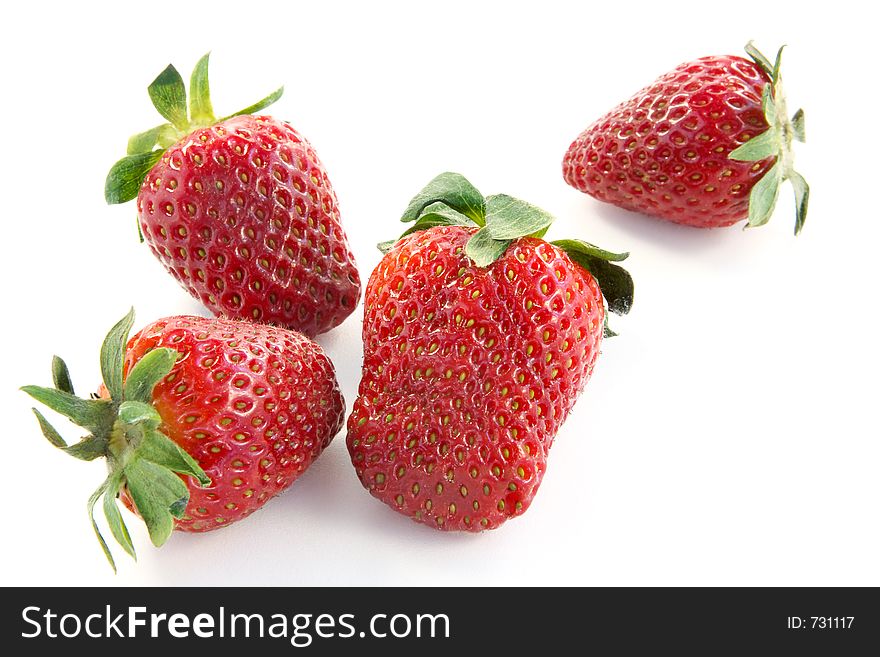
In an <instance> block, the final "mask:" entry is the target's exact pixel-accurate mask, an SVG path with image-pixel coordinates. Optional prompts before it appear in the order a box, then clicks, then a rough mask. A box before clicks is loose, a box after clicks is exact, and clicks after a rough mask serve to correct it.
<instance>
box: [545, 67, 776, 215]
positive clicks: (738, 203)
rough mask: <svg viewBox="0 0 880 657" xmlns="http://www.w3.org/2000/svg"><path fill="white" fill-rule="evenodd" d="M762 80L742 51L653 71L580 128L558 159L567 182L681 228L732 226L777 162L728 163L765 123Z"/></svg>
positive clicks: (618, 204) (765, 76)
mask: <svg viewBox="0 0 880 657" xmlns="http://www.w3.org/2000/svg"><path fill="white" fill-rule="evenodd" d="M768 82H769V78H768V77H767V75H766V74H765V73H764V72H763V71H762V70H761V69H760V68H759V67H758V66H756V65H755V64H754V63H753V62H750V61H748V60H746V59H743V58H741V57H733V56H729V57H704V58H702V59H698V60H696V61H693V62H688V63H685V64H682V65H681V66H679V67H678V68H676V69H674V70H673V71H670V72H669V73H667V74H666V75H662V76H660V77H659V78H658V79H657V80H655V81H654V83H653V84H651V85H650V86H648V87H645V88H644V89H642V90H641V91H640V92H639V93H637V94H636V95H635V96H633V97H632V98H631V99H629V100H628V101H626V102H624V103H621V104H620V105H618V106H617V107H615V108H614V109H613V110H611V111H610V112H609V113H608V114H606V115H605V116H603V117H602V118H601V119H599V120H598V121H596V122H595V123H594V124H593V125H591V126H590V127H589V128H587V129H586V130H585V131H584V132H583V133H581V135H580V136H579V137H578V138H577V139H576V140H575V141H574V143H573V144H572V145H571V146H570V147H569V149H568V152H567V153H566V154H565V158H564V159H563V163H562V171H563V176H564V177H565V181H566V182H567V183H568V184H569V185H571V186H572V187H574V188H575V189H579V190H580V191H582V192H585V193H587V194H590V195H591V196H593V197H595V198H597V199H599V200H600V201H607V202H609V203H613V204H614V205H617V206H619V207H622V208H625V209H627V210H634V211H636V212H642V213H644V214H648V215H651V216H654V217H659V218H661V219H667V220H669V221H673V222H675V223H678V224H685V225H688V226H696V227H700V228H715V227H721V226H730V225H732V224H735V223H737V222H738V221H742V220H743V219H746V218H747V217H748V208H749V192H751V190H752V187H753V186H754V185H755V183H756V182H757V181H758V180H759V179H760V178H761V177H762V176H763V175H764V174H765V173H766V172H767V171H768V170H769V169H770V167H771V166H772V165H773V163H774V162H775V158H769V159H766V160H762V161H761V162H757V163H755V162H737V161H736V160H731V159H728V155H730V153H731V151H733V150H734V149H735V148H737V147H738V146H740V145H741V144H743V143H744V142H745V141H747V140H748V139H749V138H751V137H755V136H757V135H759V134H761V133H762V132H764V131H765V130H767V128H768V127H769V126H768V124H767V121H766V119H765V118H764V114H763V112H762V110H761V92H762V90H763V88H764V85H766V84H767V83H768Z"/></svg>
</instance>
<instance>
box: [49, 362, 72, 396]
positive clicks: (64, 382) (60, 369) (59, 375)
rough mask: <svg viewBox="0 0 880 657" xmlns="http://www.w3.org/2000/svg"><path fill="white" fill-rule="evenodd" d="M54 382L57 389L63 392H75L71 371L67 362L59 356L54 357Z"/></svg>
mask: <svg viewBox="0 0 880 657" xmlns="http://www.w3.org/2000/svg"><path fill="white" fill-rule="evenodd" d="M52 382H53V383H54V384H55V388H56V389H58V390H60V391H62V392H67V393H69V394H71V395H73V394H75V393H74V392H73V382H72V381H71V380H70V371H68V369H67V363H65V362H64V361H63V360H62V359H61V358H60V357H58V356H53V357H52Z"/></svg>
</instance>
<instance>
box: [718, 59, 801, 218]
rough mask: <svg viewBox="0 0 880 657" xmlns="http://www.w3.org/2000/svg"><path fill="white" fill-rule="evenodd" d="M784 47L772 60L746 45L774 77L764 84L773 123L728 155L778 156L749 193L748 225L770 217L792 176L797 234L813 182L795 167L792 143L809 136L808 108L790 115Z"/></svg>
mask: <svg viewBox="0 0 880 657" xmlns="http://www.w3.org/2000/svg"><path fill="white" fill-rule="evenodd" d="M784 48H785V46H783V47H782V48H780V49H779V51H778V52H777V53H776V59H775V60H774V61H773V62H771V61H770V60H769V59H767V57H765V56H764V55H763V54H762V53H761V51H760V50H758V49H757V48H756V47H755V46H754V45H753V44H752V42H749V43H748V44H747V45H746V53H748V55H749V56H750V57H751V58H752V59H753V60H754V62H755V64H757V65H758V67H760V68H761V70H763V71H764V73H766V75H767V77H769V78H770V82H768V83H767V84H766V85H765V86H764V89H763V94H762V97H761V106H762V109H763V111H764V118H765V119H766V120H767V123H768V124H769V126H770V127H769V128H768V129H767V130H766V131H764V132H762V133H761V134H760V135H757V136H755V137H752V138H751V139H749V140H748V141H747V142H746V143H744V144H743V145H742V146H740V147H739V148H737V149H735V150H734V151H732V152H731V153H730V155H729V156H728V157H730V159H732V160H739V161H741V162H760V161H761V160H765V159H767V158H770V157H774V158H776V162H775V163H774V165H773V166H772V167H771V168H770V170H769V171H767V173H766V174H764V176H763V177H762V178H761V179H760V180H759V181H758V182H757V183H756V184H755V186H754V187H752V191H751V194H750V196H749V220H748V224H747V226H750V227H754V226H763V225H764V224H766V223H767V222H768V221H769V220H770V217H771V216H772V214H773V209H774V207H775V206H776V200H777V198H778V197H779V187H780V185H782V183H783V182H785V181H786V180H789V181H791V186H792V189H793V190H794V197H795V226H794V234H795V235H797V234H798V233H800V232H801V229H802V228H803V227H804V221H805V220H806V218H807V206H808V204H809V200H810V186H809V185H808V184H807V181H806V180H805V179H804V177H803V176H802V175H801V174H799V173H798V172H797V171H795V169H794V151H793V149H792V144H793V142H795V141H799V142H803V141H805V139H806V136H805V129H804V111H803V110H800V109H799V110H797V111H796V112H795V113H794V114H793V115H792V116H791V118H789V116H788V108H787V107H786V103H785V95H784V94H783V92H782V75H781V73H780V66H781V63H782V51H783V49H784Z"/></svg>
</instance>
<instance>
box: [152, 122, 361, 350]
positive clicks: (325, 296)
mask: <svg viewBox="0 0 880 657" xmlns="http://www.w3.org/2000/svg"><path fill="white" fill-rule="evenodd" d="M137 207H138V217H139V220H140V226H141V231H142V233H143V235H144V239H145V240H146V242H147V244H149V246H150V249H151V250H152V251H153V253H154V254H155V255H156V257H157V258H159V260H160V261H161V262H162V264H163V265H165V268H166V269H167V270H168V271H169V272H170V273H171V275H172V276H174V277H175V278H176V279H177V280H178V282H179V283H180V284H181V285H182V286H183V287H184V289H186V290H187V291H189V293H190V294H192V295H193V296H194V297H195V298H196V299H199V300H200V301H201V302H202V303H204V304H205V306H206V307H207V308H208V309H209V310H210V311H211V312H213V313H214V314H215V315H222V316H226V317H231V318H237V319H249V320H255V321H260V322H265V323H272V324H277V325H279V326H284V327H287V328H290V329H294V330H297V331H300V332H301V333H305V334H306V335H309V336H314V335H316V334H318V333H322V332H324V331H327V330H329V329H331V328H333V327H334V326H337V325H338V324H340V323H341V322H342V321H343V320H344V319H345V318H346V317H348V315H349V314H351V312H352V311H353V310H354V308H355V306H356V305H357V300H358V297H359V296H360V277H359V276H358V271H357V267H356V266H355V261H354V255H353V254H352V252H351V249H350V247H349V245H348V240H347V238H346V235H345V231H344V230H343V228H342V224H341V223H340V219H339V208H338V203H337V200H336V194H335V193H334V191H333V188H332V187H331V185H330V180H329V178H328V177H327V173H326V171H325V170H324V167H323V165H322V164H321V161H320V160H319V159H318V156H317V154H316V153H315V151H314V149H313V148H312V147H311V145H310V144H309V142H308V141H306V139H305V138H304V137H303V136H302V135H300V134H299V133H298V132H297V131H296V130H294V129H293V128H292V127H291V126H290V125H288V124H287V123H283V122H281V121H278V120H276V119H274V118H272V117H269V116H239V117H236V118H232V119H228V120H226V121H223V122H221V123H218V124H216V125H213V126H211V127H208V128H202V129H199V130H195V131H194V132H192V133H190V134H189V135H187V136H186V137H185V138H183V139H182V140H181V141H179V142H178V143H176V144H175V145H173V146H172V147H170V148H169V149H168V150H167V151H165V154H164V155H163V156H162V159H161V160H160V161H159V162H158V163H157V164H156V165H155V166H154V167H153V168H152V169H151V170H150V172H149V174H147V177H146V178H145V179H144V183H143V185H142V186H141V190H140V193H139V194H138V198H137Z"/></svg>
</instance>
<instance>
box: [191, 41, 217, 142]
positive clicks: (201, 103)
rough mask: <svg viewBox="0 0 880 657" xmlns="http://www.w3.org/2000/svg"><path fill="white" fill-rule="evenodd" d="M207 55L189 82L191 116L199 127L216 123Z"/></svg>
mask: <svg viewBox="0 0 880 657" xmlns="http://www.w3.org/2000/svg"><path fill="white" fill-rule="evenodd" d="M210 57H211V53H207V54H205V55H204V56H202V58H201V59H200V60H199V61H198V62H196V66H195V68H194V69H193V72H192V76H191V77H190V80H189V114H190V117H192V120H193V122H195V123H198V124H199V125H210V124H211V123H213V122H214V121H215V117H214V107H213V106H212V105H211V88H210V85H209V84H208V60H209V58H210Z"/></svg>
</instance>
